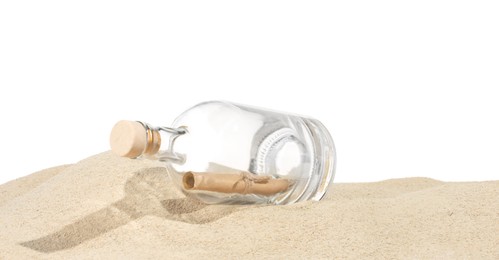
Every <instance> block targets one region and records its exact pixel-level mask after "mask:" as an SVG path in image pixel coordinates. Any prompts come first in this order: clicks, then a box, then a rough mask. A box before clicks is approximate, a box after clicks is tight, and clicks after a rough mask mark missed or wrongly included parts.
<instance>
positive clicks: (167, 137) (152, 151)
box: [137, 121, 187, 163]
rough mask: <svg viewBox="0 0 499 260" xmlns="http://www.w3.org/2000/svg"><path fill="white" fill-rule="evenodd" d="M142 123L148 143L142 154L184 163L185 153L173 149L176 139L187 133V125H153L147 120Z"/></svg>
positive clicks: (152, 157)
mask: <svg viewBox="0 0 499 260" xmlns="http://www.w3.org/2000/svg"><path fill="white" fill-rule="evenodd" d="M137 122H138V123H140V124H141V125H142V126H143V127H144V129H145V132H146V145H145V148H144V151H143V152H142V156H143V157H145V158H147V159H152V160H159V161H167V162H174V163H184V162H185V155H183V154H178V153H176V152H175V151H174V150H173V146H174V143H175V140H176V139H177V138H178V137H180V136H181V135H184V134H186V133H187V128H186V127H178V128H172V127H164V126H151V125H149V124H147V123H145V122H141V121H137Z"/></svg>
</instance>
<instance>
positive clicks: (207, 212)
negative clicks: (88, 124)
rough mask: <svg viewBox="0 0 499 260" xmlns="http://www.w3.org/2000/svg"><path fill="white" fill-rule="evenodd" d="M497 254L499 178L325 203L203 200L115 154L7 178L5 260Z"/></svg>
mask: <svg viewBox="0 0 499 260" xmlns="http://www.w3.org/2000/svg"><path fill="white" fill-rule="evenodd" d="M262 257H263V258H279V259H283V258H286V259H288V258H289V259H316V258H351V259H359V258H363V259H376V258H377V259H390V258H397V259H463V258H464V259H499V181H490V182H467V183H445V182H440V181H436V180H432V179H427V178H409V179H395V180H387V181H382V182H377V183H360V184H334V185H333V186H332V187H331V191H330V192H329V194H328V195H327V197H326V198H325V199H324V200H322V201H321V202H305V203H298V204H294V205H288V206H228V205H204V204H201V203H199V202H197V201H194V200H191V199H188V198H185V197H184V196H183V195H182V194H181V193H180V192H178V191H177V190H176V189H175V188H174V187H173V186H171V183H170V182H169V180H168V177H167V175H166V172H165V170H164V168H161V167H160V165H159V164H158V163H155V162H150V161H143V160H131V159H125V158H118V157H116V156H114V155H112V154H111V153H109V152H106V153H102V154H99V155H96V156H93V157H90V158H88V159H85V160H83V161H81V162H79V163H77V164H74V165H71V166H60V167H56V168H51V169H48V170H45V171H41V172H38V173H35V174H32V175H30V176H27V177H24V178H21V179H18V180H15V181H12V182H9V183H6V184H4V185H1V186H0V259H21V258H49V259H70V258H71V259H95V258H99V259H144V258H154V259H157V258H161V259H171V258H189V259H192V258H194V259H197V258H203V259H218V258H222V259H234V258H239V259H241V258H243V259H247V258H249V259H251V258H262Z"/></svg>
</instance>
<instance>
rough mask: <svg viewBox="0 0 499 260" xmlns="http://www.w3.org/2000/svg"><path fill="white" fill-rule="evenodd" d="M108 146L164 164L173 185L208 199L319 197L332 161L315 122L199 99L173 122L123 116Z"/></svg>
mask: <svg viewBox="0 0 499 260" xmlns="http://www.w3.org/2000/svg"><path fill="white" fill-rule="evenodd" d="M111 148H112V150H113V151H114V152H115V153H117V154H118V155H121V156H126V157H130V158H137V157H142V158H148V159H153V160H160V161H164V162H166V166H167V167H168V170H169V173H170V176H171V178H172V180H173V182H175V183H176V184H177V185H178V187H180V188H181V189H182V190H183V191H184V192H185V193H188V194H189V195H191V196H194V197H197V198H198V199H200V200H201V201H204V202H206V203H209V204H215V203H226V204H251V203H260V204H261V203H270V204H279V205H283V204H290V203H295V202H299V201H305V200H316V201H317V200H320V199H321V198H322V197H323V196H324V195H325V193H326V191H327V189H328V186H329V184H330V183H331V182H332V180H333V177H334V171H335V164H336V155H335V148H334V144H333V140H332V138H331V136H330V134H329V133H328V131H327V129H326V128H325V127H324V126H323V125H322V124H321V123H320V122H319V121H318V120H316V119H313V118H309V117H303V116H297V115H292V114H287V113H280V112H274V111H269V110H265V109H261V108H254V107H250V106H245V105H239V104H234V103H230V102H223V101H210V102H204V103H201V104H198V105H196V106H194V107H192V108H190V109H188V110H187V111H185V112H184V113H182V114H181V115H180V116H178V117H177V119H175V121H174V122H173V124H172V126H171V127H153V126H151V125H149V124H146V123H143V122H139V121H120V122H118V123H117V124H116V125H115V127H114V128H113V130H112V132H111Z"/></svg>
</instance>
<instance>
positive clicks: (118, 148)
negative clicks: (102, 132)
mask: <svg viewBox="0 0 499 260" xmlns="http://www.w3.org/2000/svg"><path fill="white" fill-rule="evenodd" d="M147 139H148V138H147V130H146V129H145V128H144V126H143V125H142V124H141V123H139V122H136V121H127V120H122V121H119V122H118V123H116V124H115V125H114V127H113V130H111V136H110V138H109V142H110V144H111V149H112V150H113V152H114V153H115V154H117V155H119V156H122V157H128V158H136V157H138V156H140V155H141V154H142V152H143V151H145V150H146V147H147Z"/></svg>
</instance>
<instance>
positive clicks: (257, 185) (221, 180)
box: [182, 172, 291, 196]
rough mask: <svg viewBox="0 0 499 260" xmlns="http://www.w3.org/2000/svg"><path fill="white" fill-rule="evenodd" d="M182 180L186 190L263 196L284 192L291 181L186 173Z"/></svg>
mask: <svg viewBox="0 0 499 260" xmlns="http://www.w3.org/2000/svg"><path fill="white" fill-rule="evenodd" d="M182 180H183V186H184V189H186V190H204V191H214V192H221V193H239V194H256V195H264V196H270V195H274V194H277V193H279V192H283V191H286V190H287V189H288V188H289V186H290V185H291V181H289V180H287V179H271V178H270V177H269V176H258V175H255V174H252V173H248V172H242V173H241V174H229V173H208V172H204V173H195V172H186V173H185V174H184V177H183V179H182Z"/></svg>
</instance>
